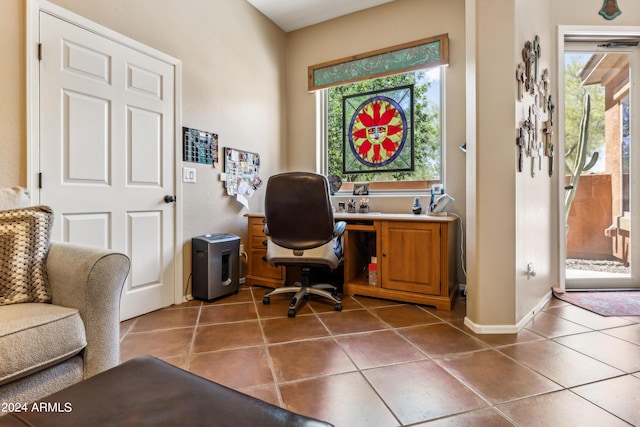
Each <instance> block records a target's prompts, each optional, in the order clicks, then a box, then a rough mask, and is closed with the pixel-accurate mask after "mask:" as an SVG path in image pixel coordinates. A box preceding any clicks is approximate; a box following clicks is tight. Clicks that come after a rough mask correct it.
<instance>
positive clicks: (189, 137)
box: [182, 127, 218, 167]
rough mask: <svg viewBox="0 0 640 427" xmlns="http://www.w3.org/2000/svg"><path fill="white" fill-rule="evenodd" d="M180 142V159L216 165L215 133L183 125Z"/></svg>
mask: <svg viewBox="0 0 640 427" xmlns="http://www.w3.org/2000/svg"><path fill="white" fill-rule="evenodd" d="M182 142H183V145H182V160H184V161H185V162H193V163H204V164H207V165H213V166H214V167H218V135H217V134H215V133H211V132H205V131H202V130H198V129H191V128H186V127H183V128H182Z"/></svg>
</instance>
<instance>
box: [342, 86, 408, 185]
mask: <svg viewBox="0 0 640 427" xmlns="http://www.w3.org/2000/svg"><path fill="white" fill-rule="evenodd" d="M343 111H344V130H345V134H344V138H343V172H344V173H345V174H350V173H351V174H355V173H376V172H394V171H413V170H414V160H413V85H408V86H402V87H396V88H392V89H384V90H379V91H375V92H367V93H360V94H356V95H349V96H345V97H344V98H343Z"/></svg>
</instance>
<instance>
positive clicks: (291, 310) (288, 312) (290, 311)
mask: <svg viewBox="0 0 640 427" xmlns="http://www.w3.org/2000/svg"><path fill="white" fill-rule="evenodd" d="M287 316H289V317H296V311H295V310H294V309H293V308H290V309H289V311H287Z"/></svg>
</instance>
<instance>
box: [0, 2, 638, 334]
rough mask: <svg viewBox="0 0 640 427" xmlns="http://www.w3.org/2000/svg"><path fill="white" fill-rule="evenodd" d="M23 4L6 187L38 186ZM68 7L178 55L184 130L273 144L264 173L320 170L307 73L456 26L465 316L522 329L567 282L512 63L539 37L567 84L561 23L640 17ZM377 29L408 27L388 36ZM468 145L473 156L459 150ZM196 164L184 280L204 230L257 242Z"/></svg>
mask: <svg viewBox="0 0 640 427" xmlns="http://www.w3.org/2000/svg"><path fill="white" fill-rule="evenodd" d="M25 3H26V2H25V0H2V1H1V2H0V52H1V53H2V56H3V61H2V62H1V63H0V70H1V75H2V76H3V78H2V79H1V80H0V132H1V134H2V139H0V147H1V148H2V154H3V155H2V156H0V186H6V185H25V184H26V153H25V150H26V149H25V147H26V141H25V138H26V130H25V126H26V116H25V108H26V105H25V91H26V88H25V81H26V77H25V54H24V52H25V32H26V28H25ZM55 3H56V4H58V5H60V6H62V7H65V8H67V9H69V10H71V11H74V12H76V13H78V14H80V15H82V16H84V17H86V18H89V19H92V20H94V21H96V22H98V23H100V24H102V25H105V26H107V27H109V28H111V29H113V30H115V31H118V32H121V33H123V34H125V35H127V36H129V37H132V38H134V39H136V40H138V41H140V42H142V43H145V44H148V45H150V46H151V47H153V48H155V49H158V50H160V51H163V52H165V53H167V54H169V55H172V56H174V57H176V58H178V59H180V60H181V61H182V64H183V111H182V114H183V125H184V126H189V127H195V128H201V129H205V130H211V131H214V132H217V133H219V135H220V145H221V146H222V147H224V146H232V147H236V148H240V149H245V150H250V151H255V152H258V153H260V154H261V156H262V160H263V162H262V176H263V177H264V178H267V177H268V176H269V175H271V174H273V173H277V172H280V171H282V170H287V169H288V170H292V169H302V170H314V169H315V164H316V159H315V100H314V95H313V94H310V93H308V92H307V83H306V72H307V66H309V65H312V64H316V63H320V62H323V61H327V60H331V59H335V58H340V57H344V56H348V55H351V54H356V53H361V52H366V51H370V50H374V49H377V48H381V47H385V46H391V45H395V44H400V43H404V42H407V41H412V40H417V39H420V38H424V37H428V36H432V35H436V34H440V33H449V38H450V66H449V67H448V68H447V69H446V104H445V114H446V128H445V133H444V137H445V144H446V151H445V182H446V186H447V188H446V189H447V191H448V192H449V193H450V194H451V195H452V196H453V197H455V198H456V201H455V203H454V205H453V209H454V210H456V211H457V212H459V213H462V214H463V215H464V214H466V218H465V219H466V221H465V223H466V226H467V236H466V237H467V239H468V241H469V244H468V245H467V249H468V253H467V254H466V256H467V259H468V262H467V266H468V267H469V268H468V277H467V279H466V281H467V283H468V286H469V297H468V300H467V309H468V310H467V315H468V317H469V318H471V320H472V321H474V322H476V323H477V324H480V325H514V324H516V323H517V322H519V321H520V320H521V319H522V318H523V316H526V315H527V314H528V313H530V310H531V309H532V308H533V307H535V306H536V304H537V303H539V302H540V299H541V298H543V296H544V294H545V293H546V292H548V290H549V288H550V287H551V286H556V285H557V284H558V280H559V279H558V277H559V267H558V265H557V258H558V247H557V244H556V237H557V232H558V224H557V222H558V221H557V208H558V207H557V198H558V194H557V188H559V182H557V179H558V178H557V176H558V173H557V171H558V170H559V169H561V168H559V167H558V165H559V163H557V164H556V176H555V177H554V178H553V179H551V180H550V179H548V177H546V176H545V175H544V174H539V175H538V176H537V177H536V178H535V179H531V178H530V177H529V176H528V175H527V174H526V173H522V174H518V173H517V172H516V162H515V144H514V138H515V129H516V127H517V125H518V124H519V121H520V120H521V118H522V114H523V110H522V108H521V105H520V104H519V103H518V102H516V101H515V91H516V86H515V80H514V72H515V66H516V64H517V63H518V62H519V61H520V51H521V49H522V45H523V43H524V41H526V40H529V39H531V38H532V37H533V36H534V35H536V34H538V35H539V36H540V37H541V42H542V47H543V56H542V64H543V67H546V66H548V67H549V68H550V70H551V71H552V74H551V75H552V85H553V86H555V84H556V83H557V82H555V81H554V80H555V79H557V77H556V76H557V71H556V70H555V63H556V40H555V37H556V35H555V34H556V26H557V25H597V26H608V27H616V26H632V25H640V3H638V2H624V3H622V4H621V5H620V6H621V7H622V10H623V14H622V15H621V16H619V17H618V18H616V19H615V20H614V21H606V20H604V19H603V18H602V17H601V16H599V15H598V13H597V12H598V10H599V8H600V6H601V5H602V2H601V1H599V0H590V1H589V2H588V5H587V4H585V3H587V2H585V1H584V0H553V1H551V0H544V1H538V0H535V1H534V0H516V1H515V2H514V1H513V0H481V1H480V0H447V1H438V0H395V1H394V2H392V3H390V4H386V5H383V6H380V7H377V8H373V9H369V10H366V11H363V12H359V13H356V14H352V15H349V16H345V17H342V18H339V19H336V20H333V21H329V22H327V23H323V24H319V25H316V26H313V27H309V28H306V29H303V30H299V31H295V32H293V33H289V34H285V33H284V32H282V31H281V30H280V29H278V28H277V27H276V26H275V25H273V24H272V23H271V22H269V21H268V20H267V19H266V18H264V17H263V16H262V15H260V14H259V13H258V12H257V11H256V10H254V9H253V8H252V7H251V6H250V5H249V4H248V3H246V2H243V1H239V0H216V1H210V0H189V1H177V0H137V1H130V0H110V1H105V0H55ZM380 22H382V23H385V22H390V23H393V24H395V26H394V28H393V29H392V30H386V27H385V26H384V24H379V25H378V23H380ZM496 23H499V24H500V25H497V24H496ZM465 25H466V26H467V28H466V29H465ZM371 28H374V29H377V28H382V29H381V30H379V31H371ZM469 31H471V32H472V34H469ZM469 43H470V44H471V45H470V46H468V48H467V45H468V44H469ZM285 52H286V54H285ZM467 52H470V54H467ZM467 71H469V72H470V73H469V74H467ZM467 75H468V76H470V78H471V83H472V84H471V85H467V84H466V83H467V82H466V78H467ZM474 86H475V88H476V91H474V90H473V89H474ZM467 87H468V88H469V90H467ZM554 90H555V88H554ZM556 99H558V97H557V93H556ZM465 110H467V111H470V112H471V115H470V116H466V113H465ZM474 112H475V113H474ZM471 121H472V123H470V122H471ZM555 137H556V138H557V135H556V136H555ZM467 138H471V139H469V140H467ZM465 140H466V142H467V143H468V144H469V145H470V146H469V154H468V155H466V156H465V154H464V153H462V152H461V151H460V150H459V149H458V146H459V145H461V144H462V143H464V142H465ZM189 165H190V166H192V164H189ZM195 167H196V169H197V173H198V183H197V184H185V185H184V200H183V203H184V219H185V224H184V229H183V233H184V238H185V242H183V246H184V260H185V279H186V277H187V276H188V273H189V271H190V263H189V262H190V256H191V255H190V241H189V239H190V238H191V237H192V236H196V235H199V234H203V233H206V232H216V231H225V232H232V233H236V234H239V235H241V236H242V237H243V238H245V237H246V221H245V219H244V217H243V216H242V215H243V213H244V211H243V210H242V209H241V207H240V206H239V205H238V204H237V203H236V202H234V201H233V200H232V199H230V198H229V197H227V196H225V193H224V189H223V187H222V185H221V183H220V182H219V181H218V174H219V172H220V169H213V168H211V167H208V166H201V165H195ZM263 194H264V191H258V192H257V195H256V196H255V197H254V198H253V199H252V200H251V209H252V210H253V211H261V210H262V203H263ZM467 201H468V202H469V205H467ZM372 205H373V209H374V210H386V211H404V210H405V209H406V210H408V207H409V206H410V198H375V199H374V200H373V201H372ZM527 262H534V264H535V266H536V267H537V270H538V276H536V278H534V279H533V280H527V279H526V276H525V275H524V269H526V263H527ZM459 279H460V281H464V277H463V276H462V275H461V274H459Z"/></svg>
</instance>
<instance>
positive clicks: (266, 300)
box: [262, 297, 271, 305]
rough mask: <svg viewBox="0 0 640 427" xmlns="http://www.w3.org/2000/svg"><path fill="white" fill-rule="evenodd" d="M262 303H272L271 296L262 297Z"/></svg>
mask: <svg viewBox="0 0 640 427" xmlns="http://www.w3.org/2000/svg"><path fill="white" fill-rule="evenodd" d="M262 303H263V304H265V305H267V304H270V303H271V298H269V297H264V298H262Z"/></svg>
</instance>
